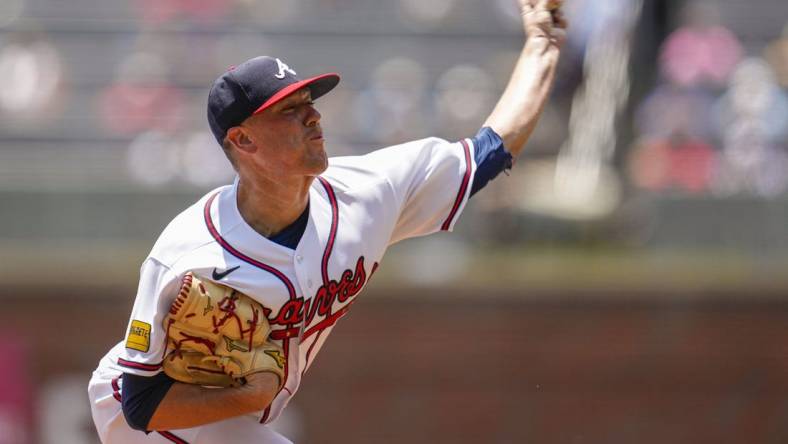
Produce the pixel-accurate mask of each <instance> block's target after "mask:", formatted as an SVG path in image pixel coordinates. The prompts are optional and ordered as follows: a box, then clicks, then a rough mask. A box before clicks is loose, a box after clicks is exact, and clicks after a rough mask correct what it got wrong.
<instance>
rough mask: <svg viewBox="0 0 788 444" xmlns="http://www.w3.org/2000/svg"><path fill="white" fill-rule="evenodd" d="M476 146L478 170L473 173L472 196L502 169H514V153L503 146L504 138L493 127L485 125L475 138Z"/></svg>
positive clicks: (475, 156) (475, 154)
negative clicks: (510, 152)
mask: <svg viewBox="0 0 788 444" xmlns="http://www.w3.org/2000/svg"><path fill="white" fill-rule="evenodd" d="M473 145H474V147H476V152H475V153H474V156H473V157H474V158H475V159H476V172H475V173H474V175H473V186H472V187H471V196H473V195H474V194H476V192H477V191H479V190H481V189H482V188H484V186H485V185H487V183H488V182H489V181H491V180H493V179H495V177H496V176H498V175H499V174H500V173H501V171H504V170H510V169H512V155H511V154H509V152H508V151H506V149H505V148H504V146H503V139H501V136H499V135H498V134H497V133H496V132H495V131H493V129H492V128H490V127H488V126H485V127H484V128H482V129H481V130H479V132H478V133H477V134H476V136H475V137H474V138H473Z"/></svg>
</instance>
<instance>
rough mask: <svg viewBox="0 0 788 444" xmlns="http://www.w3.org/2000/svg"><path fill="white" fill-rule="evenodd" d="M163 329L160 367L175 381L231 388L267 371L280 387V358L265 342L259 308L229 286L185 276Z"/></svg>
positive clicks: (264, 322)
mask: <svg viewBox="0 0 788 444" xmlns="http://www.w3.org/2000/svg"><path fill="white" fill-rule="evenodd" d="M164 328H165V330H166V331H167V353H166V357H165V358H164V362H163V363H162V365H163V367H164V372H165V373H166V374H167V375H168V376H169V377H171V378H173V379H175V380H177V381H181V382H186V383H189V384H199V385H203V386H214V387H231V386H239V385H243V384H244V383H245V379H244V377H245V376H248V375H251V374H253V373H257V372H272V373H274V374H276V375H277V376H279V384H280V387H281V385H282V384H283V383H284V369H285V356H284V353H283V352H282V349H281V348H280V347H279V346H277V345H276V344H273V343H271V342H270V341H269V338H268V335H269V333H270V331H271V327H270V326H269V324H268V319H267V318H266V316H265V313H264V311H263V306H262V305H260V303H258V302H257V301H255V300H253V299H252V298H250V297H249V296H246V295H245V294H242V293H239V292H238V291H236V290H234V289H232V288H230V287H226V286H224V285H220V284H216V283H214V282H211V281H208V280H205V281H203V280H200V279H198V278H197V277H196V276H194V274H192V273H191V272H189V273H186V275H185V276H184V277H183V281H182V285H181V290H180V293H179V294H178V297H177V298H176V299H175V301H174V302H173V303H172V306H171V307H170V312H169V313H168V314H167V317H165V318H164Z"/></svg>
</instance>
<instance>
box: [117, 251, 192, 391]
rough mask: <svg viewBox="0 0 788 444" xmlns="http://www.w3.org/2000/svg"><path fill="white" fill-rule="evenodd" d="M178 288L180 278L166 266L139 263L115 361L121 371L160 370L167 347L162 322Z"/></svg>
mask: <svg viewBox="0 0 788 444" xmlns="http://www.w3.org/2000/svg"><path fill="white" fill-rule="evenodd" d="M179 289H180V278H179V277H178V276H176V275H175V274H174V273H173V272H172V270H170V268H169V267H167V266H165V265H164V264H162V263H160V262H159V261H157V260H155V259H153V258H150V257H149V258H148V259H146V260H145V262H143V264H142V267H141V268H140V282H139V287H138V289H137V297H136V299H135V301H134V307H133V308H132V311H131V318H130V319H129V324H128V327H127V329H126V339H125V342H124V344H125V347H124V348H123V351H122V352H121V353H120V355H119V357H118V362H117V365H118V366H119V367H120V368H121V369H123V371H124V372H126V373H133V374H136V375H141V376H152V375H155V374H157V373H159V372H160V371H161V363H162V360H163V358H164V353H165V350H166V345H167V332H166V331H164V328H163V326H162V322H163V320H164V317H165V316H166V315H167V312H168V311H169V309H170V305H171V304H172V301H173V299H175V296H176V295H177V293H178V290H179Z"/></svg>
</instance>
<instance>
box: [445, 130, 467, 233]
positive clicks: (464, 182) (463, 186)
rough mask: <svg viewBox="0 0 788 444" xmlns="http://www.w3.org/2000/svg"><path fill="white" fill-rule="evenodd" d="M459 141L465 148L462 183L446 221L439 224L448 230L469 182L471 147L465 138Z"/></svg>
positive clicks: (463, 198)
mask: <svg viewBox="0 0 788 444" xmlns="http://www.w3.org/2000/svg"><path fill="white" fill-rule="evenodd" d="M460 143H462V148H463V150H465V175H464V176H463V178H462V184H460V190H459V191H458V192H457V198H456V199H455V200H454V206H453V207H452V209H451V212H450V213H449V217H447V218H446V221H445V222H443V225H442V226H441V230H442V231H448V230H449V227H451V224H452V222H453V221H454V218H455V216H457V211H459V209H460V205H462V202H463V201H464V200H465V194H467V192H468V185H469V184H470V182H471V147H470V146H469V145H468V141H467V140H465V139H463V140H461V141H460Z"/></svg>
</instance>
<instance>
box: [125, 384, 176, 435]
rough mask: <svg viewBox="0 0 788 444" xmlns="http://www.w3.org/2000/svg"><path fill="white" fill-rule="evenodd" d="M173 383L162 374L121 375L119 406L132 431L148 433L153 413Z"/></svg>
mask: <svg viewBox="0 0 788 444" xmlns="http://www.w3.org/2000/svg"><path fill="white" fill-rule="evenodd" d="M173 383H175V380H174V379H172V378H170V377H169V376H167V375H166V374H165V373H164V372H162V373H159V374H158V375H155V376H138V375H132V374H130V373H124V374H123V390H122V393H123V394H122V396H121V404H122V406H123V416H124V417H125V418H126V422H127V423H128V424H129V426H131V428H132V429H135V430H142V431H148V423H149V422H150V419H151V417H153V413H154V412H155V411H156V408H157V407H158V406H159V404H160V403H161V400H162V399H164V395H166V394H167V392H168V391H169V390H170V387H172V384H173Z"/></svg>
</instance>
